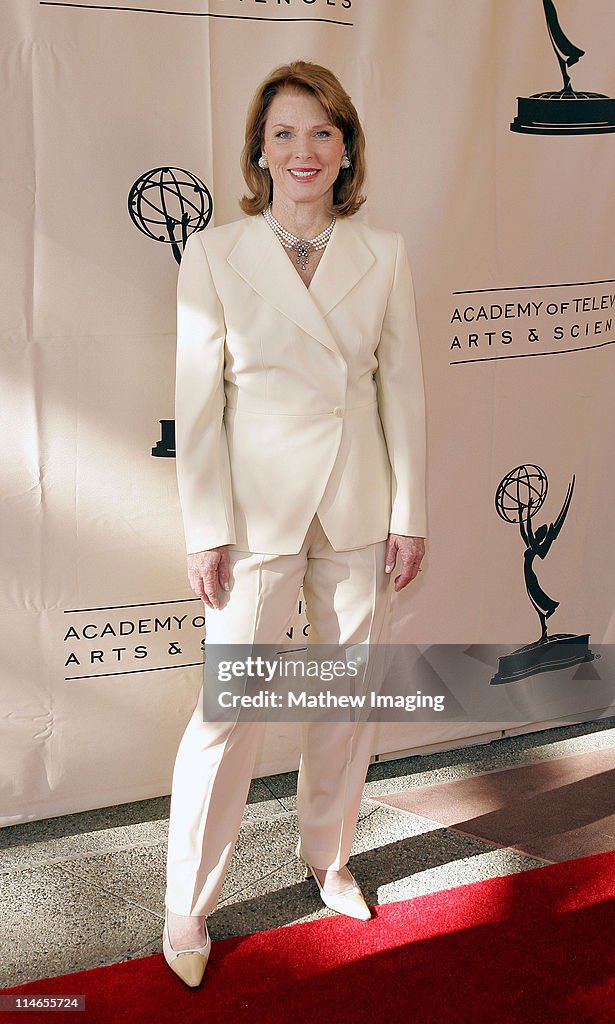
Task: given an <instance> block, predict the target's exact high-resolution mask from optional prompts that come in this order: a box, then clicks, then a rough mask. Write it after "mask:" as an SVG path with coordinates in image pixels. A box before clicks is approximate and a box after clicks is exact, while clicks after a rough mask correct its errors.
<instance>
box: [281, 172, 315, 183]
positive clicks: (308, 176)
mask: <svg viewBox="0 0 615 1024" xmlns="http://www.w3.org/2000/svg"><path fill="white" fill-rule="evenodd" d="M288 173H289V174H290V175H292V177H293V178H297V179H298V180H299V181H311V180H312V179H313V178H315V177H316V175H317V174H319V171H318V170H316V171H294V170H290V171H289V172H288Z"/></svg>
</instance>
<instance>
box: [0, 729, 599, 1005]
mask: <svg viewBox="0 0 615 1024" xmlns="http://www.w3.org/2000/svg"><path fill="white" fill-rule="evenodd" d="M614 778H615V718H610V719H603V720H601V721H597V722H585V723H582V724H576V725H568V726H563V727H559V728H555V729H549V730H545V731H542V732H535V733H530V734H526V735H523V736H514V737H505V738H503V739H498V740H495V741H493V742H491V743H487V744H484V745H480V746H475V747H463V748H461V749H458V750H448V751H443V752H439V753H432V754H426V755H416V756H413V757H407V758H403V759H401V760H394V761H380V762H378V763H375V764H373V765H371V766H370V769H369V773H368V778H367V782H366V786H365V793H364V800H363V804H362V808H361V815H360V819H359V824H358V828H357V833H356V837H355V843H354V846H353V855H352V858H351V861H350V867H351V868H352V870H353V872H354V873H355V875H356V876H357V878H358V880H359V881H360V883H361V885H362V887H363V890H364V893H365V896H366V898H367V900H368V902H369V903H387V902H391V901H393V900H402V899H408V898H411V897H413V896H418V895H421V894H424V893H428V892H433V891H437V890H440V889H450V888H453V887H454V886H457V885H462V884H464V883H466V882H472V881H478V880H479V879H485V878H491V877H493V876H496V875H506V874H512V873H514V872H517V871H526V870H527V869H528V868H534V867H539V866H541V865H543V864H545V863H550V862H552V861H556V860H566V859H569V858H572V857H578V856H583V855H586V854H590V853H594V852H600V851H602V850H609V849H614V848H615V807H614V799H613V793H614V791H615V790H614V787H613V779H614ZM295 788H296V773H294V772H291V773H288V774H285V775H276V776H270V777H268V778H264V779H257V780H255V781H254V782H253V784H252V788H251V791H250V796H249V801H248V804H247V806H246V811H245V815H244V821H243V825H242V829H241V833H240V836H239V840H238V843H237V849H236V852H235V855H234V857H233V861H232V864H231V869H230V871H229V874H228V877H227V880H226V885H225V888H224V891H223V894H222V899H221V902H220V904H219V906H218V908H217V910H216V911H215V913H214V914H212V916H211V917H210V918H209V919H208V925H209V930H210V933H211V935H212V938H213V939H214V940H216V939H220V938H224V937H226V936H230V935H240V934H245V933H246V932H251V931H257V930H262V929H265V928H274V927H279V926H283V925H287V924H292V923H294V922H296V921H307V920H311V919H313V918H317V917H322V916H325V915H328V914H330V913H331V911H329V910H327V908H325V907H324V906H323V905H322V903H321V902H320V899H319V897H318V893H317V889H316V884H315V882H314V881H313V880H309V881H304V880H303V876H302V871H301V869H300V867H299V864H298V862H297V860H296V857H295V855H294V847H295V843H296V817H295ZM168 809H169V800H168V797H163V798H159V799H155V800H145V801H139V802H136V803H130V804H122V805H119V806H117V807H106V808H102V809H100V810H95V811H88V812H84V813H81V814H69V815H64V816H62V817H59V818H50V819H47V820H44V821H36V822H30V823H28V824H24V825H16V826H12V827H9V828H4V829H1V830H0V889H1V891H2V897H1V898H2V908H3V913H2V924H1V925H0V985H2V986H8V985H16V984H20V983H22V982H25V981H30V980H33V979H36V978H42V977H47V976H51V975H56V974H63V973H67V972H70V971H76V970H80V969H83V968H88V967H96V966H99V965H102V964H109V963H115V962H118V961H121V960H130V959H133V958H135V957H141V956H147V955H149V954H151V953H156V952H159V951H160V950H161V931H162V922H163V913H164V884H165V880H164V869H165V856H166V836H167V825H168Z"/></svg>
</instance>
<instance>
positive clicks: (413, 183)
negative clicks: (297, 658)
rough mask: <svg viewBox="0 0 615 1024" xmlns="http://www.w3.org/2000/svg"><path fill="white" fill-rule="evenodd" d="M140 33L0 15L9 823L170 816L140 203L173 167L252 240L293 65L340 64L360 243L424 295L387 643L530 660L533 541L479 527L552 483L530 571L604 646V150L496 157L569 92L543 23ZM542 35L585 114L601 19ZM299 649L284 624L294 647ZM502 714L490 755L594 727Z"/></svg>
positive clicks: (281, 7) (612, 23) (66, 15)
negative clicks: (146, 801) (282, 88)
mask: <svg viewBox="0 0 615 1024" xmlns="http://www.w3.org/2000/svg"><path fill="white" fill-rule="evenodd" d="M147 6H148V10H147V11H146V10H144V9H143V10H139V9H138V5H137V3H135V2H132V3H128V2H122V0H116V2H114V3H111V2H109V3H105V2H104V0H101V2H100V3H94V2H91V3H90V2H83V3H71V4H64V3H51V2H48V3H39V2H36V0H4V3H3V5H2V12H1V19H2V23H3V32H2V42H1V43H0V61H1V64H0V77H1V81H2V86H3V90H4V93H5V102H4V103H3V105H2V116H3V118H4V119H5V123H4V125H3V137H4V139H5V146H6V149H5V160H4V165H3V168H2V171H1V173H2V188H1V191H0V207H1V211H0V215H1V217H2V227H3V237H4V239H5V243H4V245H3V246H2V249H1V250H0V260H1V261H2V266H1V271H0V273H1V279H2V281H3V284H4V287H3V301H2V304H1V305H0V331H1V339H2V345H1V349H0V350H1V357H2V375H3V376H2V383H3V387H2V394H3V402H2V418H3V435H2V436H3V438H4V457H3V459H2V496H3V502H2V511H3V513H4V516H5V521H4V524H3V530H2V536H3V541H4V544H3V556H2V557H3V563H2V574H1V577H0V581H1V582H0V587H1V594H0V602H1V603H0V607H1V612H2V621H3V624H4V627H5V628H4V634H3V636H4V639H3V648H2V649H3V668H2V686H3V701H2V719H1V734H0V762H1V765H2V788H1V802H0V824H5V825H6V824H10V823H14V822H18V821H22V820H27V819H29V818H40V817H47V816H50V815H54V814H61V813H66V812H69V811H72V810H76V809H85V808H90V807H95V806H103V805H107V804H114V803H118V802H121V801H125V800H133V799H139V798H144V797H148V796H154V795H157V794H161V793H166V792H168V791H169V786H170V777H171V769H172V764H173V758H174V755H175V751H176V748H177V744H178V741H179V738H180V735H181V732H182V730H183V727H184V725H185V722H186V721H187V718H188V716H189V714H190V711H191V709H192V707H193V705H194V701H195V699H196V695H197V693H198V689H199V686H200V681H201V672H200V669H199V664H198V663H199V661H200V660H201V658H202V651H201V643H202V637H203V619H202V606H201V605H200V603H199V602H198V601H196V600H193V599H192V597H191V591H190V589H189V587H188V583H187V580H186V578H185V570H184V552H183V537H182V529H181V519H180V512H179V506H178V499H177V489H176V482H175V464H174V460H173V458H156V457H153V456H152V454H151V449H152V447H153V446H154V445H155V444H156V442H157V440H158V439H159V437H160V424H159V421H160V420H163V419H167V420H169V419H172V417H173V390H174V379H173V374H174V354H175V353H174V344H175V285H176V278H177V263H176V261H175V260H174V258H173V254H172V251H171V246H170V245H169V244H168V241H165V242H157V241H155V240H154V239H152V238H150V237H148V236H147V235H146V234H144V233H143V232H142V231H139V230H138V229H137V227H136V226H135V224H134V223H133V221H132V220H131V218H130V217H129V213H128V194H129V191H130V189H131V186H132V185H133V183H134V182H135V181H136V180H137V179H139V178H140V177H141V175H143V174H145V173H147V172H148V171H154V170H155V169H158V168H161V167H166V166H172V167H176V168H180V169H183V170H185V171H188V172H190V173H191V174H194V175H196V176H197V177H198V178H199V179H200V180H201V181H202V182H203V183H204V184H205V186H206V187H207V189H208V190H209V193H210V194H211V196H212V197H213V218H212V220H211V221H210V223H211V224H212V225H213V224H222V223H225V222H227V221H230V220H233V219H236V218H237V217H238V216H240V215H241V214H240V211H239V208H238V205H237V200H238V198H239V196H240V195H241V194H242V191H243V183H242V178H241V174H240V170H239V163H238V158H239V152H240V149H241V145H242V141H243V127H244V119H245V112H246V108H247V105H248V103H249V100H250V98H251V96H252V93H253V90H254V88H255V86H256V85H257V83H258V82H259V81H260V80H261V79H262V78H263V77H264V75H265V74H266V73H267V72H268V71H269V70H270V69H271V68H272V67H273V66H275V65H277V64H279V63H282V62H286V61H288V60H291V59H296V58H299V57H301V58H305V59H311V60H316V61H318V62H320V63H324V64H326V65H328V66H330V67H331V68H332V69H333V70H334V71H335V72H336V73H337V74H338V75H339V77H340V78H341V80H342V82H343V83H344V84H345V86H346V88H347V89H348V91H349V92H350V94H351V96H352V97H353V99H354V101H355V103H356V106H357V108H358V110H359V113H360V115H361V117H362V120H363V122H364V125H365V128H366V133H367V139H368V163H369V181H368V195H369V202H368V203H367V204H366V206H365V207H364V209H363V211H362V212H361V213H360V214H359V216H361V217H364V218H365V219H366V220H367V221H368V222H369V223H372V224H374V225H378V226H381V227H385V228H391V229H394V230H400V231H402V232H403V234H404V237H405V239H406V242H407V246H408V250H409V253H410V257H411V262H412V267H413V273H414V279H415V288H416V295H417V304H418V314H419V325H420V329H421V338H422V345H423V353H424V366H425V378H426V389H427V401H428V417H429V422H428V431H429V516H430V520H429V529H430V534H429V540H428V554H427V557H426V559H425V561H424V563H423V565H424V571H423V573H422V574H421V577H419V579H418V580H417V581H416V582H415V583H414V584H412V585H411V586H410V587H408V588H407V589H406V591H404V592H403V593H402V594H400V595H398V597H397V599H396V606H395V619H394V622H393V624H392V637H393V639H394V640H395V641H396V642H398V643H411V644H420V645H425V647H428V645H430V644H435V643H440V644H443V643H454V644H468V645H469V644H496V643H498V644H499V643H503V644H506V643H509V644H510V643H513V644H519V645H520V644H527V643H531V642H532V641H534V640H536V639H537V638H538V636H539V628H538V627H539V624H538V619H537V617H536V613H535V611H534V609H533V608H532V606H531V604H530V601H529V600H528V596H527V594H526V592H525V588H524V583H523V562H522V559H523V545H522V543H521V540H520V537H519V529H518V527H515V526H514V525H509V524H506V523H505V522H504V521H503V520H502V519H501V518H500V517H499V516H498V515H497V512H496V511H495V505H494V497H495V492H496V489H497V486H498V483H499V481H500V480H501V479H502V477H504V476H505V475H506V473H507V472H508V471H509V470H511V469H512V468H514V467H516V466H519V465H522V464H526V463H531V464H537V465H539V466H541V467H542V468H543V469H544V470H545V472H546V474H547V476H548V481H549V493H548V496H547V499H546V501H545V504H544V506H543V508H542V509H541V511H540V515H539V516H538V517H537V520H536V522H537V523H538V522H541V523H550V522H552V521H553V520H554V519H555V518H556V517H557V514H558V512H559V509H560V507H561V505H562V502H563V499H564V496H565V494H566V489H567V487H568V483H569V481H570V480H571V478H572V476H573V475H574V476H575V491H574V495H573V498H572V502H571V506H570V510H569V513H568V516H567V518H566V521H565V524H564V526H563V528H562V532H561V535H560V536H559V537H558V539H557V540H556V541H555V542H554V544H553V546H552V549H551V551H550V552H549V555H548V557H547V558H545V559H544V561H542V560H541V561H539V562H538V563H537V564H536V565H535V566H534V568H535V570H536V572H537V573H538V576H539V580H540V585H541V586H542V587H543V588H544V589H545V590H546V591H547V593H549V594H552V595H553V596H554V597H555V598H556V599H557V600H558V601H559V602H560V607H559V608H558V610H557V612H556V613H555V616H554V617H553V618H552V619H551V620H550V622H549V628H550V629H551V627H553V628H554V629H556V630H559V631H562V632H577V631H578V632H588V633H590V634H591V641H592V643H608V642H612V641H613V639H615V622H614V618H613V598H612V593H613V588H612V579H613V574H614V570H615V524H614V522H613V516H612V508H613V505H614V503H615V477H614V475H613V473H612V472H611V461H612V460H611V439H612V436H613V415H612V404H613V403H612V394H613V384H614V378H615V371H614V365H613V354H614V353H613V343H614V341H615V332H614V330H613V316H615V312H614V310H615V306H613V303H615V287H614V285H615V281H614V280H613V279H612V278H611V277H610V274H611V273H614V272H615V264H614V260H613V241H612V237H613V235H612V224H613V202H614V200H613V189H612V182H613V172H614V170H615V157H614V152H615V150H614V146H615V136H613V134H610V133H601V132H598V131H595V130H593V131H589V132H588V133H587V134H574V135H568V136H565V135H551V136H549V135H540V134H538V135H537V134H529V133H528V134H524V133H521V134H520V133H515V132H512V131H511V130H510V123H511V121H512V120H513V118H514V117H515V115H516V113H517V97H524V96H530V95H531V94H533V93H536V92H539V91H541V90H543V89H558V88H560V87H561V85H562V78H561V75H560V71H559V68H558V65H557V60H556V56H555V54H554V51H553V49H552V47H551V44H550V41H549V36H548V33H547V27H546V24H545V16H544V11H543V6H542V4H541V3H540V0H515V3H514V4H503V3H498V2H496V0H436V2H433V3H432V2H426V0H384V2H382V3H373V2H371V0H337V2H334V0H312V2H310V3H309V2H308V0H284V2H281V0H278V2H274V0H209V2H207V0H148V5H147ZM558 13H559V16H560V19H561V23H562V27H563V28H564V30H565V31H566V32H567V33H568V34H569V35H570V37H571V39H572V40H573V41H574V42H575V43H576V44H577V45H578V46H579V47H582V48H583V49H584V50H585V56H584V57H583V59H582V60H581V61H579V63H578V64H576V66H575V67H573V68H571V69H570V74H571V75H572V79H573V85H574V87H575V89H577V90H580V89H585V90H591V91H594V92H601V93H604V94H607V95H613V94H614V93H615V67H614V65H613V61H612V46H611V40H612V36H613V29H614V28H615V12H614V10H613V5H612V4H611V3H610V2H608V0H583V2H581V0H558ZM185 192H186V189H185V188H184V193H185ZM152 195H153V193H152ZM205 230H206V228H205ZM162 233H163V234H164V232H162ZM562 303H568V305H567V307H566V308H564V309H562V307H561V304H562ZM506 304H510V306H509V308H507V306H506ZM526 304H529V307H528V308H527V310H526V311H523V310H519V306H521V307H524V306H526ZM550 304H553V306H552V307H550ZM481 306H482V307H484V311H483V310H481ZM549 308H551V311H549ZM505 313H506V314H507V315H505ZM558 329H559V330H558ZM532 330H533V331H534V332H535V335H534V336H532V335H531V334H530V332H531V331H532ZM507 331H508V332H510V333H509V334H505V333H503V332H507ZM489 332H491V333H489ZM530 337H534V338H535V340H530ZM304 626H305V620H304V619H302V616H301V614H300V612H299V609H298V614H297V619H296V622H295V625H294V627H293V636H292V639H296V638H297V637H298V636H300V635H301V631H302V628H303V627H304ZM477 664H478V663H477ZM490 674H491V673H488V674H487V676H486V679H487V680H488V678H489V675H490ZM514 685H517V686H526V690H525V691H524V693H525V694H526V696H527V698H528V703H527V704H526V705H524V706H525V707H526V708H527V714H526V715H525V721H524V722H523V723H522V722H521V720H519V719H515V718H514V717H511V720H510V721H508V722H500V723H498V725H497V727H498V728H499V727H502V728H506V727H510V728H515V729H517V730H518V729H519V728H521V727H522V725H523V727H528V728H529V727H531V725H532V723H536V722H542V721H545V720H556V719H558V717H560V716H561V715H562V714H573V713H578V715H579V716H581V717H582V716H584V715H585V716H586V717H589V716H590V714H592V713H597V712H598V711H599V710H600V707H602V706H603V704H598V705H597V704H596V700H595V698H594V696H593V695H592V694H588V693H587V692H585V691H584V690H579V694H578V699H576V700H575V702H574V706H573V707H570V706H569V705H566V706H565V707H564V706H559V705H558V702H557V699H556V697H554V699H553V702H552V705H549V711H548V713H546V712H545V706H544V700H543V697H544V686H545V685H547V683H546V682H545V677H544V676H543V677H536V678H535V679H534V680H530V681H527V683H526V684H514ZM541 686H542V687H543V690H542V691H541ZM533 693H535V694H536V705H535V708H534V705H533V704H532V694H533ZM541 693H542V696H541ZM495 729H496V726H495V725H493V726H491V725H480V724H472V723H465V724H462V723H455V722H442V723H420V722H414V723H413V722H412V721H411V720H409V721H408V722H406V723H403V724H395V725H387V726H383V727H382V728H381V733H380V740H379V750H378V752H379V753H387V752H389V753H390V752H392V751H395V750H405V749H426V748H427V747H429V746H430V745H433V744H441V745H446V744H448V745H451V744H453V743H454V742H455V741H459V742H467V741H470V740H471V739H472V738H473V737H477V736H478V735H480V734H490V733H491V732H492V731H494V730H495ZM296 756H297V749H296V737H295V733H294V729H293V727H291V726H282V725H277V726H271V727H270V728H269V730H268V733H267V736H266V739H265V744H264V747H263V752H262V756H261V759H260V762H259V771H260V773H265V772H269V771H275V770H284V769H290V768H292V767H293V766H294V765H295V763H296Z"/></svg>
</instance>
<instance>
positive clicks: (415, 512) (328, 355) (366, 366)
mask: <svg viewBox="0 0 615 1024" xmlns="http://www.w3.org/2000/svg"><path fill="white" fill-rule="evenodd" d="M242 169H243V173H244V177H245V179H246V182H247V184H248V187H249V189H250V191H251V193H252V195H250V196H245V197H244V198H243V200H242V203H241V207H242V209H243V211H244V213H246V214H248V216H247V217H245V218H243V219H241V220H239V221H236V222H234V223H231V224H227V225H224V226H220V227H216V228H212V229H208V230H206V231H203V232H198V233H195V234H193V235H192V236H191V237H190V239H189V240H188V243H187V244H186V247H185V251H184V255H183V259H182V264H181V269H180V275H179V284H178V348H177V391H176V430H177V472H178V482H179V490H180V499H181V506H182V514H183V518H184V526H185V533H186V547H187V552H188V575H189V578H190V582H191V584H192V587H193V589H194V592H195V593H196V594H197V595H198V596H199V597H201V598H202V599H203V601H204V603H205V606H206V639H207V644H208V646H209V645H211V644H227V643H228V644H246V645H252V644H255V643H256V644H274V645H275V644H276V643H278V642H281V641H282V639H283V636H284V631H285V629H286V628H287V626H288V623H289V620H290V619H291V618H292V615H293V612H294V609H295V607H296V602H297V597H298V593H299V589H300V587H301V586H302V585H303V590H304V597H305V602H306V613H307V616H308V619H309V621H310V642H313V643H319V644H344V645H346V644H355V643H356V644H363V643H365V644H374V643H378V639H379V637H380V635H381V632H382V629H383V625H384V623H385V620H386V614H387V609H388V605H389V602H390V600H391V596H392V589H394V591H397V592H398V591H400V590H401V589H402V588H403V587H405V586H406V585H407V584H408V583H409V582H410V581H411V580H412V579H414V577H415V576H416V573H417V571H419V565H420V562H421V559H422V558H423V555H424V550H425V548H424V541H423V537H424V536H425V532H426V531H425V525H426V517H425V480H424V476H425V437H424V397H423V381H422V370H421V357H420V349H419V341H418V332H417V326H416V316H415V309H414V295H413V289H412V281H411V277H410V271H409V267H408V261H407V257H406V252H405V247H404V243H403V240H402V238H401V236H400V235H398V234H396V233H393V232H389V231H382V230H376V229H373V228H368V227H367V226H366V225H365V224H362V223H358V222H357V223H356V225H355V223H354V222H351V216H352V215H353V214H354V213H355V212H356V211H357V210H358V209H359V207H360V205H361V203H362V202H363V201H364V197H363V196H362V195H361V188H362V185H363V181H364V174H365V163H364V136H363V131H362V128H361V125H360V122H359V119H358V116H357V113H356V110H355V108H354V106H353V104H352V102H351V100H350V97H349V96H348V95H347V93H346V92H345V91H344V89H343V88H342V86H341V85H340V83H339V82H338V80H337V79H336V78H335V76H334V75H333V74H332V73H331V72H330V71H328V70H327V69H326V68H323V67H320V66H319V65H316V64H311V63H307V62H304V61H296V62H294V63H292V64H289V65H285V66H283V67H280V68H278V69H276V70H275V71H273V72H272V73H271V74H270V75H269V76H268V78H267V79H266V80H265V81H264V82H263V83H262V84H261V85H260V86H259V88H258V90H257V92H256V94H255V97H254V99H253V101H252V104H251V107H250V110H249V112H248V117H247V125H246V141H245V146H244V150H243V154H242ZM398 556H399V558H400V561H401V573H400V574H399V575H398V576H397V578H396V579H395V582H394V588H391V586H390V576H389V574H390V573H391V572H392V570H393V568H394V565H395V562H396V558H397V557H398ZM260 731H261V730H260V726H259V724H258V723H256V722H246V721H236V722H226V723H224V722H219V721H216V722H212V721H207V722H204V721H203V713H202V708H201V701H200V700H199V703H198V704H197V707H196V708H195V711H194V714H193V715H192V718H191V720H190V722H189V724H188V727H187V729H186V732H185V734H184V736H183V738H182V741H181V744H180V747H179V751H178V754H177V760H176V763H175V770H174V774H173V783H172V798H171V812H170V822H169V848H168V861H167V893H166V901H165V902H166V914H165V930H164V937H163V949H164V954H165V957H166V959H167V962H168V963H169V965H170V966H171V968H172V969H173V970H174V971H175V972H176V973H177V974H178V975H179V977H180V978H182V980H183V981H184V982H186V984H188V985H190V986H195V985H198V984H199V983H200V981H201V979H202V977H203V972H204V970H205V965H206V962H207V957H208V955H209V949H210V941H209V936H208V934H207V927H206V923H205V918H206V916H207V914H209V913H210V912H211V911H212V910H213V909H214V907H215V904H216V900H217V898H218V895H219V893H220V890H221V888H222V885H223V882H224V878H225V874H226V871H227V869H228V866H229V862H230V859H231V855H232V852H233V849H234V845H235V841H236V838H237V834H238V831H239V827H240V824H241V819H242V814H243V809H244V806H245V801H246V798H247V793H248V788H249V785H250V780H251V776H252V769H253V764H254V758H255V751H256V744H257V742H258V739H259V736H260ZM301 740H302V757H301V765H300V770H299V778H298V783H297V814H298V823H299V833H300V840H299V846H298V851H297V852H298V856H299V857H300V858H301V859H302V860H303V861H304V862H305V864H306V865H307V867H306V875H307V871H310V872H311V874H312V875H313V876H314V878H315V879H316V881H317V884H318V887H319V890H320V894H321V897H322V899H323V901H324V902H325V903H326V905H327V906H329V907H331V908H332V909H334V910H336V911H338V912H339V913H345V914H348V915H350V916H352V917H356V918H359V919H362V920H366V919H368V918H369V917H370V916H371V915H370V911H369V908H368V907H367V905H366V903H365V900H364V899H363V896H362V893H361V891H360V889H359V887H358V886H357V884H356V882H355V880H354V878H353V877H352V875H351V874H350V872H349V870H348V868H347V867H346V862H347V860H348V857H349V855H350V848H351V844H352V839H353V836H354V831H355V827H356V821H357V815H358V811H359V804H360V799H361V793H362V789H363V784H364V781H365V775H366V771H367V766H368V763H369V758H370V755H371V753H372V744H373V740H374V725H373V723H369V722H362V723H357V722H324V723H323V722H321V723H303V724H302V735H301Z"/></svg>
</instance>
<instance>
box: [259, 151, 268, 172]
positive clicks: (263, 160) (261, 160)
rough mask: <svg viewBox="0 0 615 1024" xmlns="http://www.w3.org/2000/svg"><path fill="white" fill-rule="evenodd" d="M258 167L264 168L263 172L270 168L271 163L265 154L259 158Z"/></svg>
mask: <svg viewBox="0 0 615 1024" xmlns="http://www.w3.org/2000/svg"><path fill="white" fill-rule="evenodd" d="M258 166H259V167H262V168H263V170H265V169H266V168H267V167H269V161H268V159H267V157H266V156H265V154H264V153H263V154H262V156H260V157H259V160H258Z"/></svg>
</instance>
